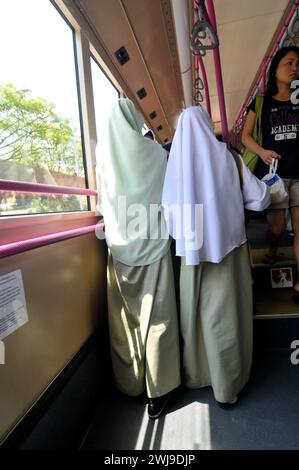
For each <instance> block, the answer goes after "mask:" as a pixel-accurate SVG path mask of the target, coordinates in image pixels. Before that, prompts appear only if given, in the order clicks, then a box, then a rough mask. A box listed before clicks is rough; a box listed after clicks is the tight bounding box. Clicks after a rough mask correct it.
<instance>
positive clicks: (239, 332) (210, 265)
mask: <svg viewBox="0 0 299 470" xmlns="http://www.w3.org/2000/svg"><path fill="white" fill-rule="evenodd" d="M236 158H237V157H236ZM236 163H237V162H236V161H235V159H234V157H233V156H232V154H231V153H230V152H229V151H228V149H227V146H226V144H224V143H222V142H218V140H217V139H216V137H215V135H214V132H213V130H212V127H211V122H210V117H209V115H208V113H207V112H206V111H205V110H204V109H202V108H200V107H191V108H188V109H187V110H185V111H184V112H183V113H182V114H181V116H180V119H179V122H178V127H177V130H176V133H175V136H174V139H173V142H172V147H171V152H170V156H169V161H168V167H167V171H166V177H165V182H164V189H163V197H162V203H163V206H164V207H165V210H166V211H168V229H169V233H170V235H171V236H172V237H173V238H174V239H175V241H176V255H178V256H181V257H182V260H181V261H182V262H181V274H180V305H181V332H182V337H183V369H184V381H185V385H186V386H187V387H189V388H200V387H206V386H212V388H213V392H214V396H215V399H216V400H217V401H218V402H220V403H234V402H235V401H236V397H237V394H238V393H239V391H240V390H241V389H242V387H243V386H244V385H245V384H246V382H247V380H248V378H249V374H250V368H251V359H252V282H251V271H250V262H249V256H248V249H247V243H246V233H245V227H244V206H245V207H246V208H248V209H251V210H254V211H258V210H263V209H265V208H266V207H267V206H268V205H269V203H270V195H269V189H268V188H267V186H266V185H265V184H264V183H263V182H261V181H259V180H257V178H255V177H254V176H253V174H252V173H251V172H250V171H249V170H248V168H247V167H246V166H244V165H243V164H242V162H241V160H240V161H239V162H238V165H239V170H238V167H237V164H236Z"/></svg>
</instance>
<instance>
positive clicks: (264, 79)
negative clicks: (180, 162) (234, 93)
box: [234, 0, 299, 128]
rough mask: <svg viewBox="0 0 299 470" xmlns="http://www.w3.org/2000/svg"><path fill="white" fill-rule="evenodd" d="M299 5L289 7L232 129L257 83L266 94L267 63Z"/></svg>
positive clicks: (240, 116)
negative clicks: (260, 84)
mask: <svg viewBox="0 0 299 470" xmlns="http://www.w3.org/2000/svg"><path fill="white" fill-rule="evenodd" d="M298 5H299V0H294V4H293V6H292V7H291V9H290V11H289V14H288V16H287V18H286V20H285V22H284V25H283V26H282V28H281V30H280V32H279V34H278V36H277V39H276V40H275V43H274V45H273V47H272V49H271V52H270V54H269V55H268V56H266V57H264V59H263V63H262V70H261V73H260V74H259V75H258V78H257V79H256V81H255V83H254V84H253V86H252V87H251V90H250V94H249V96H248V98H247V99H246V101H245V102H244V103H243V106H242V107H241V110H240V112H239V114H238V117H237V119H236V121H235V126H234V128H236V127H237V126H238V125H239V122H240V120H242V117H243V114H244V111H245V110H246V108H247V107H248V105H249V104H250V102H251V100H252V96H253V90H254V89H255V88H256V87H258V86H259V83H260V82H261V80H262V93H263V94H264V93H265V92H266V77H265V75H266V70H267V67H268V65H269V62H270V61H271V59H272V57H273V55H274V53H275V52H276V49H277V47H278V45H279V42H280V41H281V39H282V37H283V35H284V33H285V31H286V29H287V27H288V26H289V24H290V21H291V19H292V17H293V15H294V13H295V12H296V8H297V6H298Z"/></svg>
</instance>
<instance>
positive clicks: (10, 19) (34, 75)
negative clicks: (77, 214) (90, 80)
mask: <svg viewBox="0 0 299 470" xmlns="http://www.w3.org/2000/svg"><path fill="white" fill-rule="evenodd" d="M0 50H1V68H0V178H1V179H7V180H18V181H27V182H33V183H44V184H51V185H62V186H74V187H86V183H85V174H84V164H83V150H82V143H81V132H80V119H79V105H78V93H77V84H76V71H75V56H74V43H73V30H72V28H71V27H70V26H69V24H68V23H67V22H66V21H65V19H64V18H63V17H62V15H61V14H60V13H59V12H58V11H57V10H56V8H55V7H54V6H53V4H52V3H51V2H50V1H49V0H26V1H24V0H9V1H3V2H1V28H0ZM82 209H87V198H86V197H82V196H51V195H36V194H35V195H34V194H21V193H12V192H10V193H1V192H0V215H7V214H9V215H14V214H28V213H39V212H57V211H65V210H67V211H68V210H69V211H72V210H82Z"/></svg>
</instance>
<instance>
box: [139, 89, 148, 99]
mask: <svg viewBox="0 0 299 470" xmlns="http://www.w3.org/2000/svg"><path fill="white" fill-rule="evenodd" d="M137 95H138V96H139V98H140V99H141V100H142V99H143V98H145V97H146V95H147V93H146V91H145V88H140V90H138V91H137Z"/></svg>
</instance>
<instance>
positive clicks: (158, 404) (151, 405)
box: [147, 392, 172, 419]
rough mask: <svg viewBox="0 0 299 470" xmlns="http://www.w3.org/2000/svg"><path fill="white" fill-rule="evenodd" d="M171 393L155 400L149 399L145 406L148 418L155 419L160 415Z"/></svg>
mask: <svg viewBox="0 0 299 470" xmlns="http://www.w3.org/2000/svg"><path fill="white" fill-rule="evenodd" d="M171 394H172V392H168V393H166V394H165V395H162V396H161V397H157V398H149V399H148V405H147V412H148V417H149V418H151V419H157V418H159V416H160V415H161V414H162V411H163V410H164V408H165V406H166V404H167V402H168V400H169V398H170V396H171Z"/></svg>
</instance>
